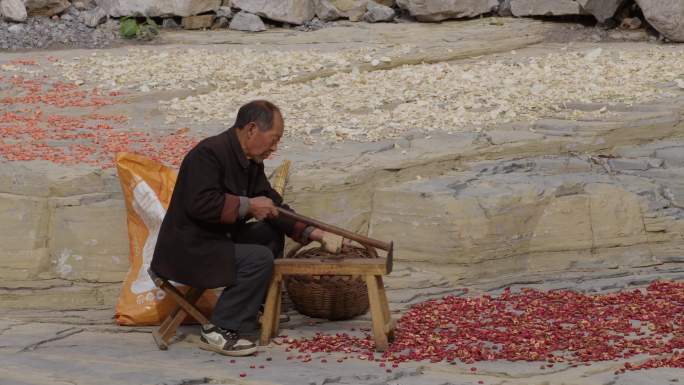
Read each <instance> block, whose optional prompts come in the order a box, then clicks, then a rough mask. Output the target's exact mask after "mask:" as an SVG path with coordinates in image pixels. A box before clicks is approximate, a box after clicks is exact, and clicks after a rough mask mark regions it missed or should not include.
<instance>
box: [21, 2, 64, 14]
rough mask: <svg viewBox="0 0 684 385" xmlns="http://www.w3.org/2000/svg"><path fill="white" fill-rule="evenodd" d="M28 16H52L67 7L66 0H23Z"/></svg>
mask: <svg viewBox="0 0 684 385" xmlns="http://www.w3.org/2000/svg"><path fill="white" fill-rule="evenodd" d="M24 4H25V5H26V10H27V11H28V14H29V16H54V15H57V14H59V13H62V12H63V11H64V10H65V9H67V8H69V6H70V5H71V3H69V1H68V0H25V1H24Z"/></svg>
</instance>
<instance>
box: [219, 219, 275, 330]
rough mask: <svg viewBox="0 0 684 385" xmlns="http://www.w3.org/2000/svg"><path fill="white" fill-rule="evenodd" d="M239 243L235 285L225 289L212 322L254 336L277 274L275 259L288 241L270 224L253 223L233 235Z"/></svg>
mask: <svg viewBox="0 0 684 385" xmlns="http://www.w3.org/2000/svg"><path fill="white" fill-rule="evenodd" d="M231 237H232V239H233V241H234V242H235V266H236V271H237V277H236V280H235V284H234V285H232V286H230V287H226V288H225V289H223V292H222V293H221V296H220V297H219V299H218V302H217V303H216V307H214V312H213V314H212V317H211V322H212V323H213V324H214V325H217V326H220V327H222V328H224V329H228V330H237V331H240V332H242V333H250V332H253V331H255V330H257V329H258V328H259V324H258V322H257V316H258V312H259V307H260V306H261V305H262V304H263V303H264V300H265V298H266V291H267V290H268V284H269V281H270V279H271V274H272V273H273V259H274V257H281V256H282V254H283V248H284V245H285V237H284V235H283V234H282V233H281V232H279V231H278V230H277V229H276V228H275V227H273V226H271V225H270V224H268V223H266V222H251V223H247V224H245V225H244V226H243V227H242V228H241V229H239V230H238V231H236V232H234V233H233V234H232V236H231Z"/></svg>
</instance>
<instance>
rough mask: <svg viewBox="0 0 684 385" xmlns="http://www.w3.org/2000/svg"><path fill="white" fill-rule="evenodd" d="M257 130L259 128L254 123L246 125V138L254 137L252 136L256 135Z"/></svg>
mask: <svg viewBox="0 0 684 385" xmlns="http://www.w3.org/2000/svg"><path fill="white" fill-rule="evenodd" d="M258 128H259V127H257V125H256V123H254V122H249V123H247V137H248V138H251V137H252V136H254V134H256V130H257V129H258Z"/></svg>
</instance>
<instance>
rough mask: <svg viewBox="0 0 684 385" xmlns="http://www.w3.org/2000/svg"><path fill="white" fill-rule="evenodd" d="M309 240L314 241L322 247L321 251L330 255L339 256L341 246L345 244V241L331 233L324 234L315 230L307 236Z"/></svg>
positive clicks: (319, 230)
mask: <svg viewBox="0 0 684 385" xmlns="http://www.w3.org/2000/svg"><path fill="white" fill-rule="evenodd" d="M309 239H311V240H312V241H316V242H318V243H320V244H321V246H323V249H324V250H325V251H327V252H329V253H331V254H339V253H340V251H342V245H343V244H347V243H346V242H344V241H346V239H344V238H342V237H340V236H339V235H335V234H332V233H328V232H325V231H323V230H321V229H315V230H314V231H312V232H311V235H309Z"/></svg>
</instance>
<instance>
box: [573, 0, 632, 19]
mask: <svg viewBox="0 0 684 385" xmlns="http://www.w3.org/2000/svg"><path fill="white" fill-rule="evenodd" d="M577 3H579V5H580V7H582V11H583V12H585V13H589V14H591V15H593V16H594V17H595V18H596V20H598V21H599V22H601V23H603V22H605V21H606V20H608V19H610V18H611V17H613V16H614V15H615V12H616V11H617V10H618V8H619V7H620V5H621V4H622V3H624V0H577Z"/></svg>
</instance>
